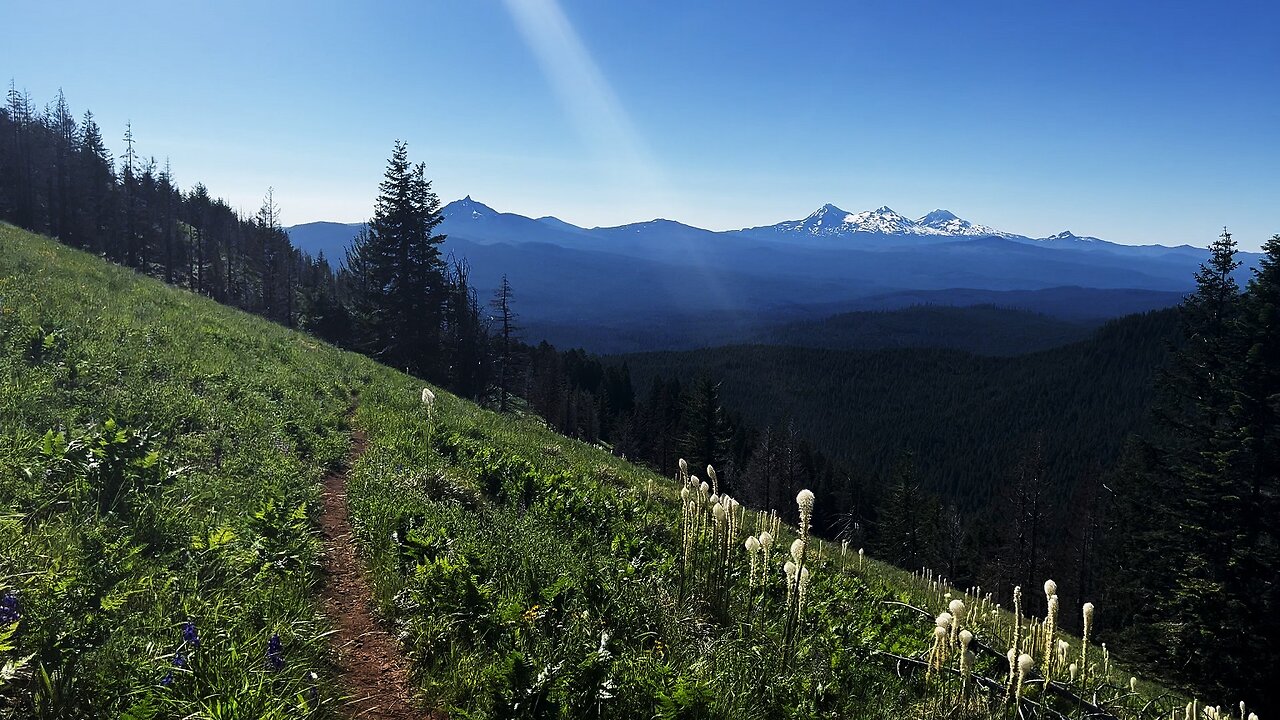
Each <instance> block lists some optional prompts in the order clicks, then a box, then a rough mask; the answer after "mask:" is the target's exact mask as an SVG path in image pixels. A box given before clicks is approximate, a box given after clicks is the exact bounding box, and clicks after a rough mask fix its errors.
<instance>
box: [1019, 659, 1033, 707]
mask: <svg viewBox="0 0 1280 720" xmlns="http://www.w3.org/2000/svg"><path fill="white" fill-rule="evenodd" d="M1035 666H1036V661H1035V660H1034V659H1033V658H1032V657H1031V656H1030V655H1028V654H1026V653H1023V654H1021V655H1019V656H1018V692H1017V693H1016V697H1017V699H1018V702H1021V701H1022V683H1023V682H1024V681H1025V680H1026V679H1027V675H1028V674H1029V673H1030V672H1031V670H1032V669H1033V668H1035Z"/></svg>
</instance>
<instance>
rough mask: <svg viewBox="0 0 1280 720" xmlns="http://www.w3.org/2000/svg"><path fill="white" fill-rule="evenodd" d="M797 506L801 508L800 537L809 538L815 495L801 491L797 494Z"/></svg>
mask: <svg viewBox="0 0 1280 720" xmlns="http://www.w3.org/2000/svg"><path fill="white" fill-rule="evenodd" d="M796 505H797V506H799V508H800V537H802V538H805V539H806V540H807V539H808V538H809V522H810V520H812V519H813V493H812V492H811V491H809V490H801V491H800V492H799V493H796Z"/></svg>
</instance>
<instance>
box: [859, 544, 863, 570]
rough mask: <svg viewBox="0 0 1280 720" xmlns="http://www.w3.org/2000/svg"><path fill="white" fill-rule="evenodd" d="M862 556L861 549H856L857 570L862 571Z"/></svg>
mask: <svg viewBox="0 0 1280 720" xmlns="http://www.w3.org/2000/svg"><path fill="white" fill-rule="evenodd" d="M862 555H863V549H862V548H858V569H859V570H861V569H862Z"/></svg>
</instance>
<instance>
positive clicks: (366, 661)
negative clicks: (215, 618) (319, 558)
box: [320, 430, 441, 720]
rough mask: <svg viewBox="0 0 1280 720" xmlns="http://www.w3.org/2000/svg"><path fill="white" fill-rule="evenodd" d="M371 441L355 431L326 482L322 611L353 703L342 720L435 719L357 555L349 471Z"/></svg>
mask: <svg viewBox="0 0 1280 720" xmlns="http://www.w3.org/2000/svg"><path fill="white" fill-rule="evenodd" d="M367 445H368V442H367V441H366V439H365V436H364V433H363V432H361V431H359V430H356V431H355V433H354V435H353V438H352V445H351V454H350V455H349V456H348V457H347V462H346V465H345V466H344V467H343V468H342V469H340V470H337V471H334V472H331V473H329V474H328V475H326V476H325V478H324V513H323V514H322V515H321V516H320V531H321V534H322V535H323V537H324V609H325V613H326V614H328V616H329V618H330V619H331V620H332V621H333V624H334V626H335V627H336V629H337V630H336V632H335V633H334V635H333V636H332V641H333V645H334V649H335V650H336V651H337V655H338V672H339V675H338V680H339V682H340V683H341V685H342V691H343V694H344V695H345V696H347V697H348V698H350V699H349V700H348V701H347V702H346V706H345V707H344V708H343V713H342V714H343V715H344V716H346V717H350V718H359V719H360V720H406V719H409V718H412V719H414V720H418V719H426V718H437V717H441V716H437V715H435V714H433V713H430V712H426V711H424V710H421V709H419V708H418V706H417V704H416V703H415V702H414V693H413V685H412V684H411V683H410V682H409V671H408V668H409V661H408V659H406V658H405V656H404V654H403V653H402V652H400V644H399V642H397V640H396V638H395V637H394V636H393V635H391V633H388V632H387V631H386V629H385V628H384V627H383V625H382V623H381V622H379V620H378V618H377V616H376V614H375V613H374V605H373V596H372V594H371V593H370V591H369V583H368V582H367V581H366V580H365V577H364V567H363V565H362V564H361V562H360V558H359V557H358V556H357V555H356V551H355V544H354V541H353V540H352V538H351V522H350V519H349V518H348V516H347V473H346V468H348V467H350V466H351V464H352V463H354V462H355V460H356V458H358V457H360V455H361V454H362V453H363V452H364V450H365V447H366V446H367Z"/></svg>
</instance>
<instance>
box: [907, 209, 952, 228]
mask: <svg viewBox="0 0 1280 720" xmlns="http://www.w3.org/2000/svg"><path fill="white" fill-rule="evenodd" d="M952 220H960V218H959V217H956V214H955V213H953V212H951V211H950V210H934V211H933V212H931V213H929V214H928V215H925V216H924V217H922V218H920V219H919V220H917V221H916V222H917V223H919V224H921V225H932V224H934V223H948V222H951V221H952ZM962 222H963V221H962Z"/></svg>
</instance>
